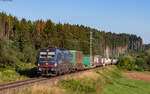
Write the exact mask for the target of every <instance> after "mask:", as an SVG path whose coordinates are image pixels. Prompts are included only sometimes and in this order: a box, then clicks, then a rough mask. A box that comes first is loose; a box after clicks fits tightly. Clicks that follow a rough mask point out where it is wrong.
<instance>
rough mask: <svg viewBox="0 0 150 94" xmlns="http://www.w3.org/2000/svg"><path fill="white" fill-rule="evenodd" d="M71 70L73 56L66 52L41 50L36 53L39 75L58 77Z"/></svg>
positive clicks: (50, 49) (51, 49) (54, 49)
mask: <svg viewBox="0 0 150 94" xmlns="http://www.w3.org/2000/svg"><path fill="white" fill-rule="evenodd" d="M72 68H73V56H72V54H71V53H70V52H69V51H67V50H60V49H58V48H48V49H41V50H40V51H39V53H38V73H39V74H41V75H52V76H53V75H59V74H63V73H66V72H70V71H71V70H72Z"/></svg>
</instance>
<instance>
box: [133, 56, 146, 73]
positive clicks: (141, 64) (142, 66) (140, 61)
mask: <svg viewBox="0 0 150 94" xmlns="http://www.w3.org/2000/svg"><path fill="white" fill-rule="evenodd" d="M136 65H137V67H136V70H140V71H144V70H147V69H148V67H147V66H148V65H147V58H146V57H143V58H141V57H140V58H137V59H136Z"/></svg>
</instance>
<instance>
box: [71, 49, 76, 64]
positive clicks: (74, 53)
mask: <svg viewBox="0 0 150 94" xmlns="http://www.w3.org/2000/svg"><path fill="white" fill-rule="evenodd" d="M71 53H72V55H73V66H76V52H75V51H71Z"/></svg>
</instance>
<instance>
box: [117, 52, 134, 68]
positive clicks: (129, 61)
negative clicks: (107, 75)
mask: <svg viewBox="0 0 150 94" xmlns="http://www.w3.org/2000/svg"><path fill="white" fill-rule="evenodd" d="M117 66H118V67H119V68H122V69H127V70H134V69H135V60H134V59H133V57H131V56H129V55H128V56H120V57H119V61H118V64H117Z"/></svg>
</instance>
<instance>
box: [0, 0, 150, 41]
mask: <svg viewBox="0 0 150 94" xmlns="http://www.w3.org/2000/svg"><path fill="white" fill-rule="evenodd" d="M1 11H3V12H6V13H7V14H11V15H13V16H17V17H18V18H19V19H22V18H26V19H27V20H32V21H35V20H38V19H43V20H47V19H51V20H52V21H53V22H55V23H59V22H61V23H70V24H79V25H81V24H82V25H85V26H89V27H92V28H96V29H98V30H105V31H106V32H109V31H111V32H115V33H129V34H136V35H137V36H140V37H142V39H143V42H144V43H150V0H0V12H1Z"/></svg>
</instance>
